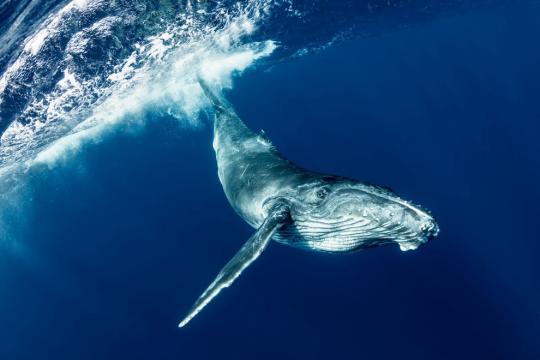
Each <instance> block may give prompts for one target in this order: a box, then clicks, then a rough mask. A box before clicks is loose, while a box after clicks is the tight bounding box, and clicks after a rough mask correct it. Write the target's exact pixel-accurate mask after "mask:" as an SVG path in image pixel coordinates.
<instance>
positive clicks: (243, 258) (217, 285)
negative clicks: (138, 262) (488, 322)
mask: <svg viewBox="0 0 540 360" xmlns="http://www.w3.org/2000/svg"><path fill="white" fill-rule="evenodd" d="M288 220H289V208H288V207H287V206H286V205H283V206H277V207H275V208H274V209H273V210H272V211H271V212H270V213H269V215H268V217H267V218H266V219H265V221H264V222H263V224H262V225H261V227H260V228H259V230H257V232H256V233H255V234H253V236H251V237H250V238H249V240H248V241H247V242H246V243H245V244H244V246H242V248H241V249H240V251H239V252H238V253H237V254H236V255H235V256H234V257H233V258H232V259H231V260H230V261H229V262H228V263H227V265H225V267H224V268H223V269H222V270H221V272H220V273H219V274H218V276H217V277H216V279H215V280H214V282H212V284H210V286H209V287H208V288H207V289H206V291H205V292H204V293H203V294H202V295H201V296H200V297H199V298H198V299H197V301H196V302H195V304H194V305H193V307H192V308H191V310H190V312H189V313H188V314H187V316H186V317H185V318H184V320H182V322H181V323H180V324H179V325H178V326H179V327H183V326H185V325H186V324H187V323H188V322H189V321H190V320H191V319H193V318H194V317H195V315H197V314H198V313H199V312H200V311H201V310H202V309H203V308H204V307H205V306H206V305H207V304H208V303H209V302H210V301H211V300H212V299H213V298H214V297H216V296H217V294H219V292H220V291H221V290H222V289H224V288H226V287H229V286H230V285H231V284H232V283H233V282H234V280H236V278H237V277H238V276H240V274H241V273H242V271H244V270H245V269H246V268H247V267H248V266H249V265H251V263H252V262H253V261H255V259H257V258H258V257H259V255H261V254H262V252H263V251H264V249H266V246H267V245H268V243H269V242H270V239H271V238H272V235H273V234H274V232H275V231H276V230H277V229H279V228H280V227H281V226H282V225H283V224H285V223H286V222H287V221H288Z"/></svg>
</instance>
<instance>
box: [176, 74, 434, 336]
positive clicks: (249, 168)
mask: <svg viewBox="0 0 540 360" xmlns="http://www.w3.org/2000/svg"><path fill="white" fill-rule="evenodd" d="M199 84H200V86H201V88H202V89H203V91H204V93H205V94H206V96H207V97H208V99H209V100H210V102H211V103H212V105H213V108H214V112H215V120H214V150H215V153H216V159H217V165H218V174H219V179H220V181H221V184H222V186H223V190H224V191H225V195H226V196H227V199H228V200H229V202H230V204H231V206H232V207H233V209H234V210H235V211H236V212H237V213H238V215H240V217H242V218H243V219H244V220H245V221H246V222H247V223H248V224H249V225H251V226H252V227H254V228H255V229H257V231H256V232H255V233H254V234H253V235H252V236H251V238H249V240H248V241H247V242H246V243H245V244H244V246H243V247H242V248H241V249H240V251H239V252H238V253H237V254H236V255H235V256H234V257H233V258H232V259H231V260H230V261H229V262H228V263H227V265H225V267H224V268H223V269H222V270H221V272H220V273H219V274H218V276H217V277H216V279H215V280H214V282H212V284H210V286H209V287H208V288H207V289H206V291H205V292H204V293H203V294H202V295H201V296H200V297H199V298H198V300H197V301H196V302H195V304H194V305H193V307H192V308H191V310H190V311H189V313H188V314H187V315H186V317H185V318H184V320H182V322H181V323H180V324H179V327H183V326H185V325H186V324H187V323H188V322H189V321H190V320H191V319H193V317H195V316H196V315H197V314H198V313H199V312H200V311H201V310H202V309H203V308H204V307H205V306H206V305H207V304H208V303H209V302H210V301H211V300H212V299H213V298H214V297H215V296H216V295H217V294H218V293H219V292H220V291H221V290H222V289H223V288H226V287H228V286H230V285H231V284H232V283H233V282H234V280H235V279H236V278H237V277H238V276H239V275H240V274H241V273H242V271H243V270H244V269H246V268H247V267H248V266H249V265H250V264H251V263H252V262H253V261H254V260H255V259H257V258H258V257H259V255H261V253H262V252H263V251H264V249H265V248H266V247H267V245H268V243H269V242H270V240H271V239H273V240H275V241H277V242H279V243H282V244H285V245H289V246H292V247H297V248H301V249H305V250H311V251H325V252H332V253H339V252H350V251H354V250H359V249H365V248H369V247H374V246H380V245H384V244H391V243H396V244H397V245H399V247H400V248H401V250H403V251H406V250H414V249H416V248H417V247H418V246H419V245H421V244H424V243H426V242H427V241H428V240H430V239H432V238H434V237H436V236H437V234H438V232H439V227H438V226H437V223H436V222H435V219H434V218H433V217H432V216H431V215H430V214H429V213H428V212H427V211H425V210H423V209H421V208H419V207H418V206H415V205H413V204H411V203H410V202H408V201H405V200H403V199H401V198H400V197H399V196H397V195H396V194H395V193H394V192H392V191H391V190H389V189H388V188H385V187H380V186H375V185H371V184H366V183H363V182H360V181H356V180H352V179H348V178H345V177H341V176H334V175H325V174H319V173H315V172H311V171H307V170H305V169H303V168H301V167H299V166H297V165H295V164H293V163H292V162H291V161H289V160H287V159H286V158H285V157H283V156H282V155H281V154H280V153H279V151H278V150H277V149H276V148H275V147H274V146H273V145H272V143H271V142H270V141H269V140H268V138H267V137H266V136H265V134H264V133H260V134H256V133H254V132H252V131H251V130H250V129H248V127H247V126H246V125H245V124H244V123H243V122H242V120H241V119H240V118H239V117H238V116H237V115H236V113H235V111H234V109H233V108H232V106H230V105H229V104H228V103H227V102H226V101H225V100H223V99H221V98H220V97H218V96H217V95H216V94H215V93H214V92H213V91H212V90H211V89H210V86H209V85H208V84H207V83H206V82H205V81H204V80H202V79H201V78H199Z"/></svg>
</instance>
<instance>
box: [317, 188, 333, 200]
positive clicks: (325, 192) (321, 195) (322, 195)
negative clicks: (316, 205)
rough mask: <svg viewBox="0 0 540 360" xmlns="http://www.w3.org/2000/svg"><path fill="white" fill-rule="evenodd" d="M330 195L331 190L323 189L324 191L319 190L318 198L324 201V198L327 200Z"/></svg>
mask: <svg viewBox="0 0 540 360" xmlns="http://www.w3.org/2000/svg"><path fill="white" fill-rule="evenodd" d="M329 193H330V190H329V189H328V188H325V187H324V188H322V189H319V190H317V193H316V195H317V198H319V199H321V200H323V199H324V198H326V196H328V194H329Z"/></svg>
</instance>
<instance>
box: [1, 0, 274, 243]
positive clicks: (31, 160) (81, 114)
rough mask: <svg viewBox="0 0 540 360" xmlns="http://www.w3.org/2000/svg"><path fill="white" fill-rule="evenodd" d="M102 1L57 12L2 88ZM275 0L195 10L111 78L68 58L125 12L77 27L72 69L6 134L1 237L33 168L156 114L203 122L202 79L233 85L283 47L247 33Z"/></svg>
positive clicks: (138, 48)
mask: <svg viewBox="0 0 540 360" xmlns="http://www.w3.org/2000/svg"><path fill="white" fill-rule="evenodd" d="M98 3H99V1H96V2H88V3H87V2H86V1H81V0H79V1H72V2H71V3H69V4H68V5H66V6H65V7H64V8H62V9H61V10H60V11H59V12H58V13H57V14H54V15H52V16H50V17H49V19H48V20H47V21H46V22H45V24H44V25H43V27H42V28H41V29H40V30H38V31H37V32H36V34H35V35H33V36H32V37H30V38H29V39H28V40H27V41H26V43H25V45H24V49H23V51H22V53H21V55H20V57H19V58H18V59H15V61H14V62H13V63H12V64H11V66H10V67H9V68H8V69H7V70H6V72H5V73H4V74H3V75H2V77H1V78H0V95H1V94H2V92H3V91H4V90H5V88H6V86H8V85H10V86H18V84H17V83H13V81H12V80H13V79H15V78H17V76H18V72H19V71H20V70H26V68H27V67H28V68H30V67H31V66H33V65H34V64H35V60H36V59H40V56H42V53H41V52H42V51H46V50H47V47H50V42H53V41H54V37H55V34H56V33H57V32H58V31H60V30H59V29H58V28H57V27H61V26H62V21H63V20H62V19H64V18H65V17H66V16H74V12H77V11H84V9H85V7H89V6H97V5H96V4H98ZM266 3H267V2H265V1H253V2H250V3H249V4H250V5H248V6H246V7H245V8H243V9H242V8H238V9H236V11H235V12H234V13H228V12H227V11H225V10H219V9H218V11H221V13H220V16H221V18H220V19H221V21H219V22H204V21H199V20H198V19H197V17H196V16H194V15H193V14H189V13H186V15H185V16H184V17H183V18H182V19H179V20H178V21H177V22H176V23H175V24H172V25H170V26H167V27H165V28H164V29H162V31H160V32H159V33H157V34H152V35H149V36H148V37H147V38H146V39H145V40H144V41H140V42H138V43H136V44H134V45H133V47H132V48H133V51H132V52H131V54H127V56H125V58H124V60H123V61H121V62H119V63H117V64H116V65H115V66H114V68H113V70H112V71H111V72H110V73H108V74H106V76H105V77H103V76H101V77H92V76H90V77H88V76H84V74H81V73H80V72H79V71H78V69H77V67H74V66H71V65H69V64H71V62H70V61H73V57H74V56H78V54H83V55H84V54H85V51H86V50H85V47H86V46H87V42H88V39H89V37H88V34H89V32H92V31H95V32H98V34H99V35H103V36H109V35H108V34H106V33H107V32H111V31H112V30H111V29H112V28H113V26H114V24H115V21H117V19H116V18H114V17H112V16H107V17H104V18H102V19H100V20H99V21H96V22H95V23H94V24H92V25H91V26H89V27H87V28H84V29H80V30H78V31H77V32H76V33H73V34H71V35H70V36H71V38H70V40H69V42H68V43H66V54H65V56H64V60H63V61H65V62H66V63H67V64H68V66H66V67H64V68H63V69H62V72H60V74H61V76H59V77H58V80H55V81H56V82H55V83H54V84H53V85H54V86H53V87H52V90H50V91H48V92H46V93H44V94H43V96H40V97H36V98H32V99H30V102H29V103H28V104H27V105H25V107H24V109H22V110H21V112H20V115H19V116H17V117H16V118H15V120H14V121H13V122H12V123H11V124H10V126H9V127H8V128H7V129H6V130H5V131H4V133H3V134H2V137H1V139H0V142H1V145H0V198H1V199H2V204H0V205H1V206H0V230H1V231H3V233H0V244H1V243H2V242H5V239H7V237H8V234H7V233H6V231H7V230H6V229H7V226H5V225H4V224H3V222H4V221H5V220H6V216H5V214H7V213H11V214H14V213H16V212H17V211H16V209H15V207H17V206H19V205H17V201H15V200H14V199H20V198H21V194H23V193H24V192H25V191H26V190H25V189H24V188H25V185H24V184H25V182H26V181H25V179H26V177H27V174H34V173H35V171H42V169H44V168H51V167H54V166H55V165H56V164H59V163H61V162H62V161H75V160H76V155H77V153H78V152H79V151H80V150H81V147H82V146H84V145H88V144H94V143H98V142H100V141H102V140H103V139H104V138H106V135H107V134H108V133H109V132H110V131H112V130H114V129H116V128H117V127H118V126H119V125H122V128H128V129H133V128H135V129H138V128H140V127H141V126H142V125H144V123H143V122H144V120H143V119H144V116H143V114H144V113H146V112H147V111H155V112H160V113H162V114H168V115H170V116H173V117H175V118H177V119H178V121H181V122H182V123H183V124H185V125H186V126H197V125H198V121H199V120H198V118H199V117H198V113H199V112H200V111H201V110H202V109H203V108H205V107H206V106H209V104H208V102H207V100H206V98H205V96H204V95H203V93H202V91H201V89H200V87H199V85H198V82H197V77H198V76H202V77H203V78H205V79H206V80H207V81H208V82H209V83H211V84H212V85H213V86H215V87H216V88H230V87H231V86H232V78H233V76H234V75H235V74H237V73H239V72H242V71H244V70H245V69H247V68H248V67H250V66H252V65H253V64H254V63H255V62H256V61H257V60H258V59H261V58H263V57H265V56H268V55H270V54H271V53H272V52H273V51H274V49H275V48H276V46H277V45H276V44H275V43H274V42H273V41H271V40H267V41H261V42H253V41H250V40H249V37H248V36H247V35H249V34H252V33H253V32H254V31H255V29H256V28H257V25H258V22H259V20H260V19H261V18H262V17H263V16H264V14H265V11H267V10H266V8H265V6H266V5H264V4H266ZM91 4H93V5H91ZM75 15H77V14H75ZM123 20H124V19H123ZM55 26H56V27H55ZM100 75H101V74H100ZM0 101H2V97H1V96H0ZM9 204H11V205H9ZM8 205H9V206H8Z"/></svg>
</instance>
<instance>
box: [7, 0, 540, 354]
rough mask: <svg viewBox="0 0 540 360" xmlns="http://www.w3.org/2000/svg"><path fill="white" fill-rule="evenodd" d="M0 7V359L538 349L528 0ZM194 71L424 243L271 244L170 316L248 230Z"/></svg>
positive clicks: (294, 154) (252, 120) (534, 85)
mask: <svg viewBox="0 0 540 360" xmlns="http://www.w3.org/2000/svg"><path fill="white" fill-rule="evenodd" d="M0 19H1V21H2V22H1V24H0V69H1V75H0V128H1V129H2V138H1V143H0V201H1V203H0V244H1V245H0V251H1V252H2V254H1V255H0V259H1V264H0V292H1V293H2V296H0V320H2V321H1V325H0V358H2V359H4V358H5V359H27V358H28V359H29V358H44V357H45V358H49V357H50V358H55V359H62V358H66V359H74V358H76V359H84V358H88V359H96V358H100V359H104V358H135V359H138V358H140V359H148V358H175V359H176V358H186V359H192V358H193V359H195V358H197V359H199V358H209V359H210V358H253V357H254V356H255V357H257V358H272V359H274V358H278V357H279V358H293V357H294V358H310V359H315V358H321V359H328V358H366V359H376V358H381V359H383V358H398V357H399V358H405V359H408V358H411V359H412V358H415V359H419V358H423V359H434V358H440V359H443V358H448V359H455V358H495V359H496V358H500V359H509V358H519V359H535V358H537V357H538V356H540V352H539V350H538V343H537V340H538V337H539V336H540V332H539V331H540V311H539V310H538V309H537V304H538V303H539V301H540V287H539V286H538V284H539V283H540V277H539V274H540V271H539V268H538V261H537V260H538V256H537V255H535V254H538V253H539V251H540V248H539V246H538V242H537V241H536V237H537V236H536V231H535V227H534V224H535V219H534V217H535V214H536V205H535V204H536V202H537V200H538V199H539V198H540V196H539V194H538V190H537V189H536V188H537V183H538V180H540V175H539V173H538V171H539V170H538V169H540V167H539V166H538V165H539V164H538V154H539V153H540V149H539V148H538V142H537V141H536V138H535V134H536V133H537V130H538V126H537V121H538V119H539V118H540V114H539V113H538V109H537V106H536V102H537V99H536V97H537V94H538V91H539V90H540V89H539V88H538V84H540V74H539V72H538V70H537V66H536V65H537V64H538V61H540V49H539V47H538V45H537V44H536V41H535V39H537V38H538V35H540V28H539V27H538V25H537V24H538V23H539V22H538V19H540V10H539V7H538V2H536V1H529V2H527V1H523V2H514V3H512V4H510V2H504V1H476V2H466V3H465V2H462V1H444V2H440V3H437V4H434V3H433V2H428V1H417V2H414V3H413V4H412V3H411V2H408V1H390V2H356V1H296V2H295V1H262V0H261V1H245V2H238V3H237V2H233V1H230V2H229V1H222V2H206V1H178V2H165V1H163V2H150V1H149V2H137V3H133V2H128V1H126V2H123V1H116V2H109V1H88V2H86V1H81V0H77V1H71V2H70V1H65V2H50V1H18V2H17V1H10V2H4V3H3V4H1V5H0ZM197 76H204V77H205V78H206V79H207V80H208V81H210V82H211V83H212V84H213V85H214V86H215V87H216V88H218V89H222V90H224V91H225V92H226V93H227V94H228V95H227V96H228V98H229V100H230V101H231V103H232V104H233V105H234V106H236V107H237V109H238V112H239V113H240V115H241V117H242V118H244V119H245V121H246V123H247V124H248V125H249V126H250V127H252V128H253V129H254V130H258V129H260V128H263V129H265V131H266V132H267V134H269V136H270V138H271V139H272V140H273V142H274V143H275V144H276V145H277V146H278V147H279V148H280V149H281V150H282V151H283V153H285V154H286V155H287V156H288V157H290V158H291V159H292V160H294V161H297V162H298V163H300V164H302V165H305V166H306V167H309V168H311V169H314V170H319V171H324V172H330V173H339V174H342V175H348V176H352V177H356V178H360V179H365V180H369V181H372V182H375V183H378V184H382V185H388V186H391V187H393V188H394V189H395V190H396V191H398V192H400V193H403V194H404V195H405V196H406V197H407V198H411V199H413V200H415V201H418V202H420V203H422V204H425V205H426V206H427V207H428V208H430V209H431V210H433V212H434V214H435V216H436V217H437V219H438V221H439V222H440V225H441V229H442V230H441V236H440V238H439V239H437V241H434V242H432V243H430V244H428V245H426V246H425V247H422V248H420V249H418V250H417V251H415V252H413V253H410V254H407V255H404V254H402V253H400V252H399V250H397V249H378V250H374V251H366V252H362V253H358V254H353V255H349V256H343V257H342V256H337V257H332V256H329V257H328V256H325V255H320V254H310V253H307V252H301V251H298V250H294V249H290V248H285V247H281V246H277V245H276V246H271V247H270V249H269V250H268V253H267V254H264V256H263V257H262V258H261V260H260V263H258V264H256V265H254V267H253V269H250V271H246V275H245V278H242V279H241V280H240V281H239V282H238V284H235V286H234V287H233V288H231V289H230V290H227V292H226V293H224V295H223V298H220V299H218V300H217V301H216V303H215V304H212V305H211V306H209V308H208V310H207V311H205V313H203V314H201V316H200V319H199V318H198V319H195V320H194V322H193V324H190V327H189V328H187V329H186V331H178V330H177V329H176V324H177V323H178V321H179V320H180V319H181V316H182V315H184V313H185V311H186V310H187V309H188V308H189V306H190V305H191V302H192V300H193V299H194V298H195V297H196V296H197V295H198V294H199V293H200V291H201V290H202V289H203V288H204V287H205V286H206V285H207V284H208V282H209V281H210V280H211V279H212V277H213V276H214V275H215V274H216V272H217V270H218V269H219V268H220V267H221V266H222V265H223V264H224V263H225V262H226V261H227V260H228V259H229V258H230V257H231V256H232V254H234V253H235V252H236V250H237V249H238V248H239V247H240V246H241V244H242V243H243V241H244V240H245V239H247V238H248V237H249V235H250V231H251V229H250V228H249V226H247V225H245V224H243V223H242V221H241V220H240V219H239V218H238V217H237V216H236V215H235V214H234V213H233V212H232V211H231V209H230V208H229V206H228V204H227V202H226V199H225V198H224V196H223V194H222V191H221V188H220V185H219V182H218V179H217V175H216V169H215V160H214V158H213V155H214V154H213V152H212V148H211V126H210V125H209V122H208V121H207V106H208V104H207V102H206V100H205V99H204V96H203V95H202V92H201V91H200V89H199V87H198V85H197V84H196V77H197ZM273 245H274V244H273ZM254 354H255V355H254Z"/></svg>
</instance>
